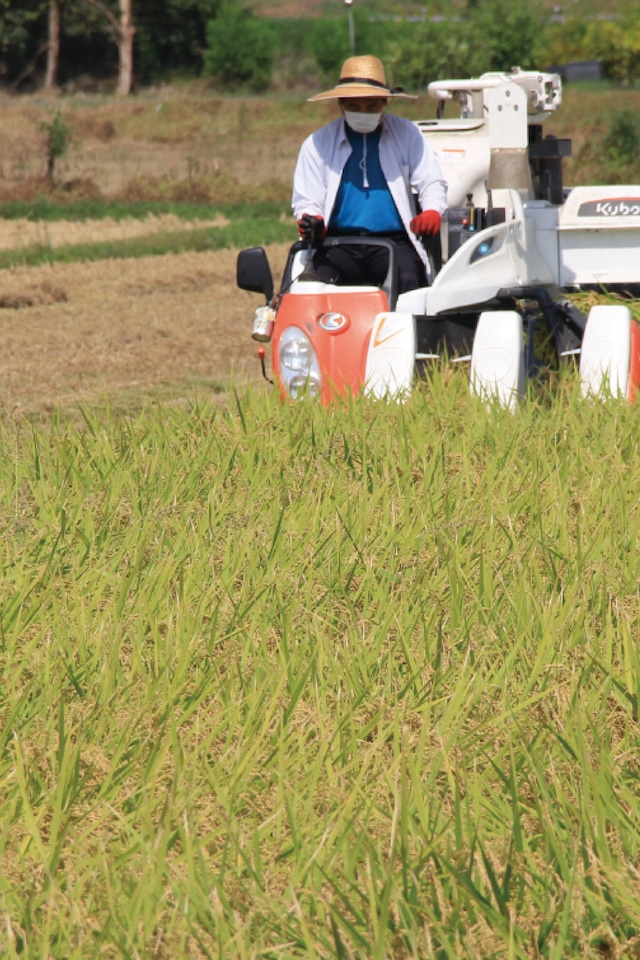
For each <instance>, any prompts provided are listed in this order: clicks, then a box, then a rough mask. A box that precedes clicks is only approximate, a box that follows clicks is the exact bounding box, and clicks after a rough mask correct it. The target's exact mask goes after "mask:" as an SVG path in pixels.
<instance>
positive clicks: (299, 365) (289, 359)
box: [280, 337, 313, 373]
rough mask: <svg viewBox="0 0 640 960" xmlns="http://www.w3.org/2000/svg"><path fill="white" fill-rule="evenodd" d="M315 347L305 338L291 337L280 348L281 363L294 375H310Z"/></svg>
mask: <svg viewBox="0 0 640 960" xmlns="http://www.w3.org/2000/svg"><path fill="white" fill-rule="evenodd" d="M312 353H313V347H312V346H311V344H310V342H309V341H308V339H307V338H306V337H305V338H304V340H303V339H302V337H295V338H293V337H291V339H289V340H288V341H287V342H286V343H285V344H284V345H281V346H280V363H281V365H282V366H283V367H286V368H287V370H292V371H293V372H294V373H308V372H309V370H310V368H311V354H312Z"/></svg>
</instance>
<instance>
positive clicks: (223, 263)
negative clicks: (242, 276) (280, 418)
mask: <svg viewBox="0 0 640 960" xmlns="http://www.w3.org/2000/svg"><path fill="white" fill-rule="evenodd" d="M285 250H286V246H282V245H278V246H274V247H271V248H269V253H270V256H271V259H272V262H273V263H274V264H276V263H282V262H283V261H284V256H285ZM235 267H236V253H235V251H232V250H221V251H215V252H209V253H185V254H178V255H167V256H164V257H146V258H141V259H135V260H116V261H114V260H107V261H99V262H97V263H79V264H54V265H53V266H49V265H46V266H40V267H26V268H25V267H20V268H14V269H10V270H4V271H1V272H0V384H1V389H2V393H1V399H2V403H3V406H4V409H5V410H9V411H15V410H19V411H21V412H23V413H35V412H38V411H42V410H51V409H53V408H55V407H67V408H69V407H73V406H74V405H75V404H77V403H78V402H83V403H102V402H109V401H110V402H113V403H116V404H117V403H119V402H120V400H119V398H120V396H121V395H124V396H125V398H126V401H127V402H128V403H136V402H139V400H140V398H141V397H142V396H144V395H153V394H158V393H159V392H160V393H163V392H164V393H165V394H166V393H167V392H169V393H171V394H172V395H174V396H176V397H180V396H184V395H185V393H189V392H191V393H192V392H193V389H194V384H197V383H201V384H209V386H210V388H215V389H219V388H220V386H221V385H224V387H225V389H226V387H227V386H228V383H229V378H230V376H231V375H234V376H235V377H236V379H237V381H238V382H246V381H247V380H258V379H260V376H261V375H260V371H259V365H258V360H257V358H256V355H255V344H254V343H253V341H252V340H251V338H250V330H251V319H252V315H253V309H254V307H255V306H256V305H257V304H258V303H259V302H261V301H260V299H259V297H257V296H256V295H252V294H248V293H243V292H242V291H239V290H238V289H237V288H236V286H235Z"/></svg>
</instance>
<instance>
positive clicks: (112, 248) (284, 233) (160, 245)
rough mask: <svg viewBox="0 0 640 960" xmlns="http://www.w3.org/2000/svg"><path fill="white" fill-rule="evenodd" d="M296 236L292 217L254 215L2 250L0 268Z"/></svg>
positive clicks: (219, 247) (230, 245)
mask: <svg viewBox="0 0 640 960" xmlns="http://www.w3.org/2000/svg"><path fill="white" fill-rule="evenodd" d="M257 224H258V225H257ZM295 239H296V234H295V229H294V224H293V221H291V222H289V223H285V222H283V221H282V220H280V219H278V220H276V219H269V218H264V217H263V218H260V219H257V218H255V217H251V219H240V220H236V221H234V222H233V223H230V224H229V225H228V226H225V227H206V228H202V229H197V228H196V229H190V230H179V231H175V232H171V233H162V234H153V235H151V236H142V237H130V238H127V239H123V240H117V241H108V242H103V243H85V244H64V245H60V246H56V247H51V246H46V245H34V246H30V247H25V248H23V249H20V250H6V251H0V270H6V269H8V268H10V267H18V266H36V265H37V264H41V263H77V262H87V261H95V260H108V259H127V258H135V257H151V256H163V255H165V254H168V253H186V252H194V251H195V252H198V251H205V250H225V249H228V248H243V247H250V246H254V245H256V244H258V243H259V244H269V243H286V242H287V241H290V242H291V243H293V242H294V240H295Z"/></svg>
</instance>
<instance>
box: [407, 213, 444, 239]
mask: <svg viewBox="0 0 640 960" xmlns="http://www.w3.org/2000/svg"><path fill="white" fill-rule="evenodd" d="M441 223H442V217H441V216H440V214H439V213H438V211H437V210H423V211H422V213H419V214H418V216H417V217H414V218H413V220H412V221H411V223H410V224H409V226H410V227H411V232H412V233H415V235H416V237H435V235H436V234H437V233H438V232H439V230H440V224H441Z"/></svg>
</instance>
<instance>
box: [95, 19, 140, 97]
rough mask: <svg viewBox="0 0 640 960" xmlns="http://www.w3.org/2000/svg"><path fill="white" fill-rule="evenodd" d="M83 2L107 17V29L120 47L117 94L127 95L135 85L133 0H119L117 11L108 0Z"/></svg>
mask: <svg viewBox="0 0 640 960" xmlns="http://www.w3.org/2000/svg"><path fill="white" fill-rule="evenodd" d="M83 3H85V4H87V5H88V6H90V7H93V8H94V9H96V10H98V11H99V12H100V13H102V14H103V16H105V17H106V19H107V29H108V31H109V33H110V34H111V36H112V38H113V40H114V41H115V44H116V46H117V48H118V58H119V70H118V84H117V86H116V95H117V96H121V97H126V96H127V95H128V94H129V93H131V88H132V86H133V40H134V37H135V33H136V28H135V26H134V23H133V8H132V0H119V17H118V14H117V12H114V10H113V9H112V8H111V7H109V6H108V5H107V2H106V0H83Z"/></svg>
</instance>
